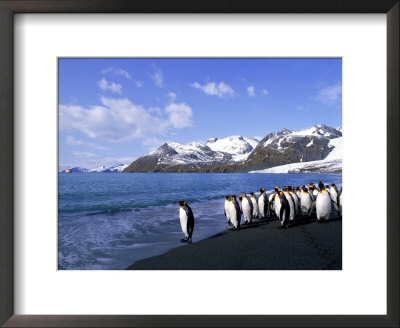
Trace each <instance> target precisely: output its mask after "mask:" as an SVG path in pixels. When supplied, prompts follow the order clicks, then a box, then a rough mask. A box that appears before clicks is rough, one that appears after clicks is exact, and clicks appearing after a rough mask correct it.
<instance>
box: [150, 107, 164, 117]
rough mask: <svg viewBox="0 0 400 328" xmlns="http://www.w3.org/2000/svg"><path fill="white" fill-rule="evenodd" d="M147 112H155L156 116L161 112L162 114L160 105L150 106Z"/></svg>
mask: <svg viewBox="0 0 400 328" xmlns="http://www.w3.org/2000/svg"><path fill="white" fill-rule="evenodd" d="M148 112H149V113H151V114H155V115H157V116H161V114H162V112H161V109H160V107H150V108H149V109H148Z"/></svg>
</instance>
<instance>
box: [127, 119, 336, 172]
mask: <svg viewBox="0 0 400 328" xmlns="http://www.w3.org/2000/svg"><path fill="white" fill-rule="evenodd" d="M341 137H342V132H341V131H340V130H338V129H335V128H331V127H328V126H326V125H322V124H319V125H315V126H313V127H311V128H309V129H305V130H301V131H292V130H288V129H283V130H281V131H279V132H272V133H269V134H268V135H267V136H265V137H264V138H263V139H261V138H257V137H242V136H240V135H233V136H229V137H226V138H221V139H217V138H210V139H208V140H207V141H206V142H205V143H201V142H191V143H189V144H180V143H177V142H168V143H165V144H163V145H162V146H161V147H159V148H158V149H156V150H154V151H152V152H151V153H149V154H148V155H145V156H142V157H140V158H138V159H137V160H136V161H134V162H132V163H131V164H130V165H129V166H128V167H127V168H126V169H125V170H124V171H123V172H124V173H125V172H126V173H129V172H215V173H217V172H222V173H225V172H249V171H256V170H265V169H270V168H272V167H277V166H282V165H287V164H294V163H302V162H312V161H320V160H323V159H325V158H328V155H330V154H331V152H332V151H333V150H334V149H335V148H337V146H338V144H337V143H338V141H334V140H336V139H340V138H341ZM260 139H261V140H260ZM339 153H340V152H339V150H337V154H339ZM332 156H333V155H332V154H331V157H332ZM335 156H338V155H335ZM329 158H330V157H329ZM340 170H341V168H336V167H335V172H338V171H340Z"/></svg>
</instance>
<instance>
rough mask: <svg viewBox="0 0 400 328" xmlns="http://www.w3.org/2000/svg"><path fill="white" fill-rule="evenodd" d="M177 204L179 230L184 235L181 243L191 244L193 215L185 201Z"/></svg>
mask: <svg viewBox="0 0 400 328" xmlns="http://www.w3.org/2000/svg"><path fill="white" fill-rule="evenodd" d="M178 204H179V205H180V208H179V219H180V222H181V228H182V232H183V233H184V235H185V239H181V242H182V243H188V244H190V243H191V242H192V235H193V228H194V215H193V212H192V209H191V208H190V206H189V205H188V204H187V203H186V202H185V201H180V202H178Z"/></svg>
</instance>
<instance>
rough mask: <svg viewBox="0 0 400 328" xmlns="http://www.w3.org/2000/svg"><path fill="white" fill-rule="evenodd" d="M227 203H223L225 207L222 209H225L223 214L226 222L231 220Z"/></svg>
mask: <svg viewBox="0 0 400 328" xmlns="http://www.w3.org/2000/svg"><path fill="white" fill-rule="evenodd" d="M229 203H230V202H229V201H225V207H224V209H225V214H226V219H227V220H228V222H229V221H230V220H231V215H230V212H229Z"/></svg>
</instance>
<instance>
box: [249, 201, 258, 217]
mask: <svg viewBox="0 0 400 328" xmlns="http://www.w3.org/2000/svg"><path fill="white" fill-rule="evenodd" d="M250 200H251V202H252V203H253V216H255V217H258V212H259V209H258V203H257V199H256V198H255V197H251V198H250Z"/></svg>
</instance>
